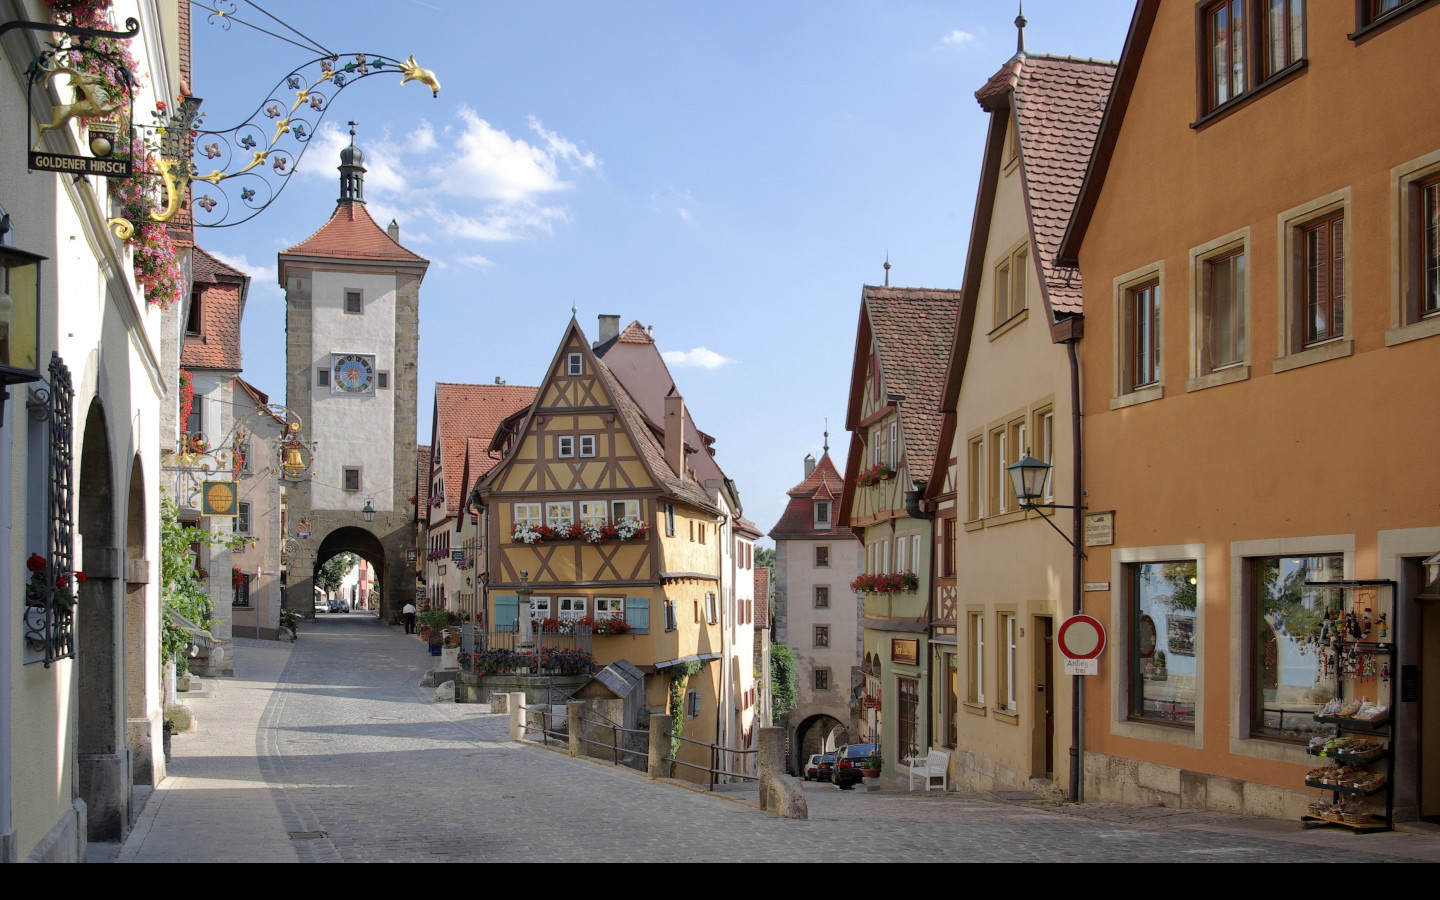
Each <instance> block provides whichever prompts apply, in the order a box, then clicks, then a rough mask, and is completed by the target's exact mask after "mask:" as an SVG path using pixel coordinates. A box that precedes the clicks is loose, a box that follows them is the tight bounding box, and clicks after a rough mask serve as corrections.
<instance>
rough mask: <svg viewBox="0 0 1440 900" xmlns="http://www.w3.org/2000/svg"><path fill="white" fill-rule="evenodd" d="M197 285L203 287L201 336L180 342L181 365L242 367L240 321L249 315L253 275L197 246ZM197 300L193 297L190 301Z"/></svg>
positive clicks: (189, 336) (204, 367)
mask: <svg viewBox="0 0 1440 900" xmlns="http://www.w3.org/2000/svg"><path fill="white" fill-rule="evenodd" d="M191 260H192V261H191V266H192V269H193V271H194V277H195V287H196V288H197V289H199V291H200V295H201V300H200V316H201V318H202V319H203V321H202V323H201V326H200V328H201V331H200V334H199V335H186V336H185V337H184V338H183V340H182V342H181V345H180V365H182V366H184V367H185V368H187V369H221V370H227V371H233V372H238V371H240V368H241V358H242V357H241V352H240V321H241V319H242V318H244V316H245V294H246V290H247V288H248V287H249V286H250V276H248V275H246V274H245V273H244V272H240V271H238V270H236V269H234V268H231V267H230V266H227V265H226V264H225V263H223V262H221V261H220V260H218V259H216V258H215V257H213V256H211V255H210V254H209V253H206V252H205V250H204V249H202V248H200V247H196V248H195V250H194V255H193V256H192V258H191ZM188 302H190V303H194V302H195V301H194V300H193V299H192V300H190V301H188Z"/></svg>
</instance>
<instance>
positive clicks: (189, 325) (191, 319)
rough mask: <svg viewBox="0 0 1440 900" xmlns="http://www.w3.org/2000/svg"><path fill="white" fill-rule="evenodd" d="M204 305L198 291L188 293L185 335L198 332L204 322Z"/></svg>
mask: <svg viewBox="0 0 1440 900" xmlns="http://www.w3.org/2000/svg"><path fill="white" fill-rule="evenodd" d="M204 305H205V304H204V303H203V302H202V300H201V292H200V291H195V292H194V293H192V294H191V295H190V311H189V313H188V314H187V315H186V316H185V333H186V334H187V335H198V334H199V333H200V328H201V326H202V325H203V324H204V322H205V310H204Z"/></svg>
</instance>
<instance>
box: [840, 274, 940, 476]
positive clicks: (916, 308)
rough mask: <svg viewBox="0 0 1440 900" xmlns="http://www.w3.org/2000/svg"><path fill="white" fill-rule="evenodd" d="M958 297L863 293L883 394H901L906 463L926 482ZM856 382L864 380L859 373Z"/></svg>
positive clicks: (919, 291)
mask: <svg viewBox="0 0 1440 900" xmlns="http://www.w3.org/2000/svg"><path fill="white" fill-rule="evenodd" d="M960 297H961V292H960V291H940V290H931V289H928V288H891V287H869V286H867V287H866V288H865V290H864V292H863V300H862V302H863V304H864V307H865V314H866V315H867V316H868V318H869V320H870V331H871V334H872V335H873V336H874V340H875V346H876V350H877V353H878V355H879V357H880V372H881V377H882V378H883V379H884V383H885V390H886V392H887V393H890V394H899V395H900V396H902V397H904V398H905V399H904V400H902V401H900V417H899V418H900V428H901V433H902V435H903V440H904V442H905V463H906V466H907V468H908V469H909V470H910V477H911V478H925V477H927V475H928V473H929V472H930V464H931V462H932V461H933V460H934V458H935V447H936V444H937V442H938V441H939V439H940V418H941V417H940V395H941V392H942V391H943V390H944V388H945V371H946V367H947V366H948V365H949V363H950V345H951V342H952V340H953V339H954V336H955V314H956V312H957V311H958V310H959V308H960ZM851 377H852V378H857V379H860V380H861V381H863V380H864V378H865V370H864V369H857V371H856V372H855V373H854V375H852V376H851Z"/></svg>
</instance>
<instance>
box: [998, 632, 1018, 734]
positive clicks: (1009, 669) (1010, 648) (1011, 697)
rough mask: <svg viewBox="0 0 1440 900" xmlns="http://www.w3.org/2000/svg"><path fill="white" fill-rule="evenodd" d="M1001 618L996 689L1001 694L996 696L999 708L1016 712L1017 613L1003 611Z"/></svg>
mask: <svg viewBox="0 0 1440 900" xmlns="http://www.w3.org/2000/svg"><path fill="white" fill-rule="evenodd" d="M997 618H998V619H999V625H1000V627H999V630H998V631H997V632H996V637H998V638H999V642H1000V652H999V653H998V654H997V655H996V660H995V661H996V664H997V665H998V666H999V667H1000V669H999V673H998V676H999V677H998V678H997V679H996V681H995V685H996V690H998V691H999V692H1000V696H999V697H997V698H996V701H997V703H998V706H997V707H996V708H997V709H1000V710H1002V711H1004V712H1011V713H1013V712H1015V709H1016V701H1017V699H1018V697H1017V695H1016V693H1015V671H1016V670H1015V666H1016V644H1015V635H1016V627H1015V615H1014V614H1013V613H1001V614H1000V615H999V616H998V617H997Z"/></svg>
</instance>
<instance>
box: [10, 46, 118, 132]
mask: <svg viewBox="0 0 1440 900" xmlns="http://www.w3.org/2000/svg"><path fill="white" fill-rule="evenodd" d="M56 75H69V76H70V86H71V87H72V88H74V89H75V101H74V102H73V103H62V104H60V105H59V106H56V107H55V115H54V116H53V117H52V118H51V119H50V122H49V123H48V124H42V125H41V126H40V130H39V133H38V134H37V135H36V137H35V147H39V146H40V141H41V139H43V138H44V137H45V132H47V131H53V130H55V129H56V128H59V127H61V126H62V125H64V124H66V123H67V122H69V121H70V120H71V119H73V118H75V117H76V116H83V117H91V116H94V117H99V118H103V117H105V116H108V115H110V114H111V113H113V112H115V110H117V109H119V108H120V100H119V99H118V98H117V99H115V100H111V99H110V98H109V97H107V96H106V95H105V89H104V88H103V87H102V85H103V84H104V83H105V78H104V76H102V75H98V74H96V73H94V72H77V71H75V70H74V69H72V68H70V67H69V66H59V67H56V68H54V69H47V70H45V81H46V83H47V84H48V83H49V82H50V80H51V79H53V78H54V77H55V76H56ZM35 147H31V148H30V149H32V150H33V149H35Z"/></svg>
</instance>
